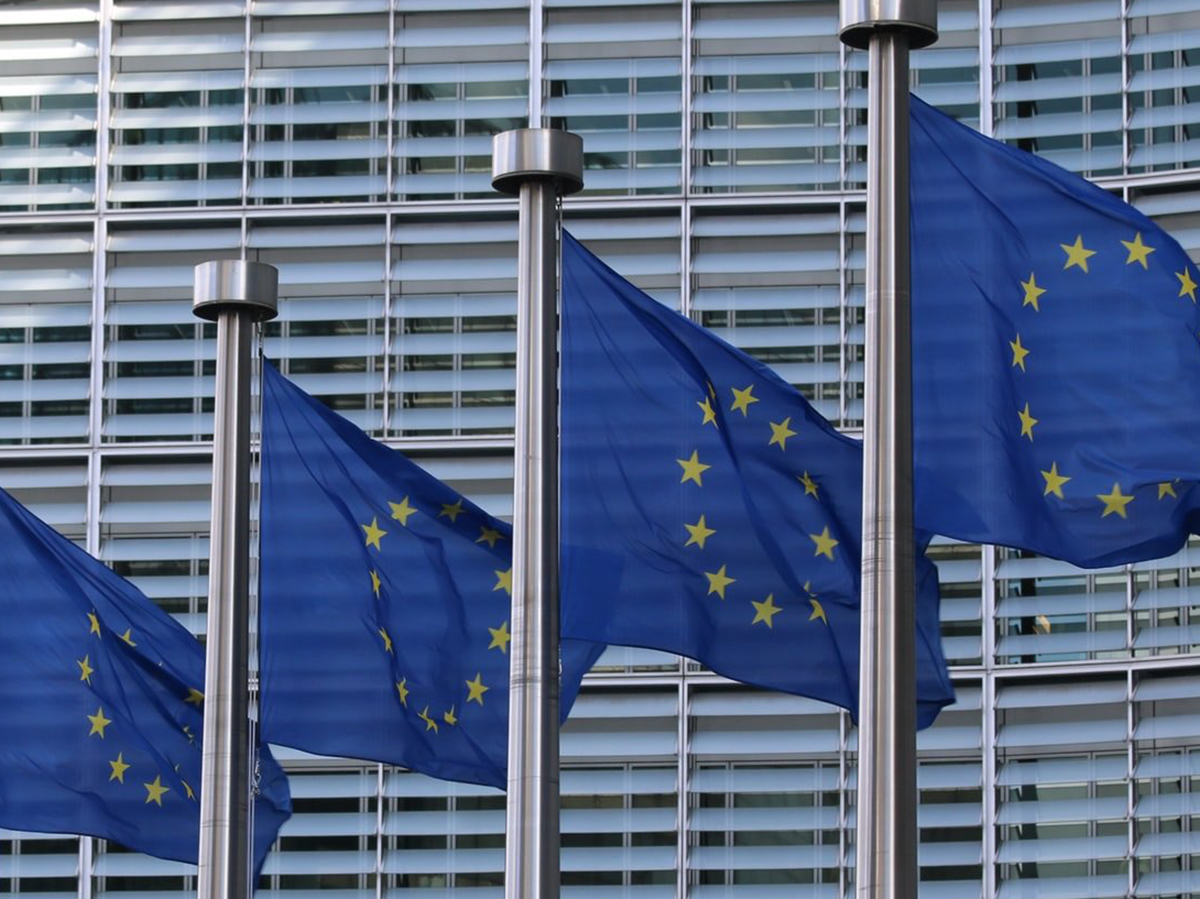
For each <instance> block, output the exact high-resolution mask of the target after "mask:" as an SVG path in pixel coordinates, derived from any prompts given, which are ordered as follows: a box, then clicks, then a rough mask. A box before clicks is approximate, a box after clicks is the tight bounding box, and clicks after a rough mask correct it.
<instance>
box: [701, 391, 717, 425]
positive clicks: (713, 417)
mask: <svg viewBox="0 0 1200 899" xmlns="http://www.w3.org/2000/svg"><path fill="white" fill-rule="evenodd" d="M696 405H697V406H699V407H700V408H701V409H703V410H704V421H702V422H700V426H701V427H704V425H707V424H711V425H712V426H713V427H714V428H715V427H717V413H716V410H714V409H713V407H712V403H710V402H709V400H708V397H705V398H704V399H702V400H697V401H696Z"/></svg>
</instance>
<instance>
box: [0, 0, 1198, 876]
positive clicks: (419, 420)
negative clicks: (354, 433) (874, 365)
mask: <svg viewBox="0 0 1200 899" xmlns="http://www.w3.org/2000/svg"><path fill="white" fill-rule="evenodd" d="M939 7H940V10H939V15H940V29H941V39H940V40H939V42H938V43H937V44H936V45H935V46H934V47H932V48H930V49H928V50H923V51H920V52H919V53H916V54H915V55H914V59H913V76H912V77H913V85H914V89H915V90H916V91H917V93H918V94H919V95H920V96H922V97H924V98H925V99H927V100H929V101H930V102H932V103H935V104H936V105H938V106H940V107H941V108H943V109H945V110H946V111H948V112H950V113H951V114H953V115H955V116H957V117H959V118H961V119H963V120H964V121H967V122H969V123H970V124H972V125H974V126H976V127H978V128H979V129H980V130H982V131H983V132H984V133H986V134H990V135H994V136H995V137H997V138H1000V139H1003V140H1006V141H1009V142H1011V143H1014V144H1016V145H1018V146H1021V147H1024V148H1026V149H1029V150H1031V151H1034V152H1038V153H1041V154H1043V155H1045V156H1046V157H1048V158H1050V159H1053V160H1055V161H1056V162H1058V163H1060V164H1061V165H1064V166H1066V167H1067V168H1070V169H1073V170H1076V171H1079V172H1081V173H1083V174H1085V175H1087V176H1089V177H1092V178H1094V179H1096V180H1097V181H1098V182H1099V183H1101V184H1102V185H1103V186H1104V187H1105V188H1107V189H1109V190H1111V191H1113V192H1114V193H1116V194H1119V195H1120V196H1122V197H1124V198H1125V199H1127V200H1128V201H1129V202H1131V203H1133V204H1134V205H1136V206H1138V207H1139V208H1141V209H1142V210H1143V211H1145V212H1146V213H1147V214H1149V215H1151V216H1153V217H1154V218H1155V219H1156V220H1158V221H1159V222H1160V223H1161V224H1162V225H1163V226H1164V227H1166V228H1167V229H1168V230H1170V231H1171V232H1172V233H1173V234H1174V235H1175V236H1176V237H1177V238H1178V239H1179V240H1180V242H1181V243H1182V244H1183V245H1184V246H1185V247H1186V248H1188V249H1190V250H1191V251H1192V252H1193V255H1197V254H1200V5H1197V2H1196V0H1051V2H1042V0H941V2H940V3H939ZM836 22H837V5H836V2H833V0H804V2H769V0H714V2H708V0H674V2H671V0H648V2H639V0H36V2H34V0H4V2H0V486H3V487H5V488H6V489H8V490H10V491H11V492H12V493H13V494H14V495H15V496H16V497H17V498H18V499H19V500H21V501H22V502H24V503H25V504H27V505H28V506H29V507H30V508H31V509H33V510H34V511H35V512H36V513H37V514H39V515H40V516H42V517H43V518H45V519H46V520H48V521H50V522H51V523H52V524H54V525H55V526H56V527H58V528H59V529H60V530H62V531H63V532H64V533H65V534H67V535H68V536H70V537H71V538H73V539H75V540H77V541H78V542H79V543H80V544H81V545H83V546H86V547H87V549H88V550H89V551H91V552H92V553H93V554H95V555H97V556H99V557H100V558H102V559H104V560H105V561H106V562H108V563H109V564H111V565H112V566H113V567H114V568H115V569H116V570H117V571H118V572H120V573H121V574H123V575H126V576H128V577H130V578H132V579H133V580H134V581H135V582H136V583H137V584H138V585H139V586H140V587H141V588H142V589H143V590H145V591H146V593H147V594H148V595H150V596H151V597H152V598H153V599H154V600H155V601H156V602H158V603H159V604H161V605H162V606H163V608H165V609H167V610H168V611H169V612H171V613H172V614H174V615H176V616H178V617H179V618H180V619H181V620H183V621H184V622H185V623H186V624H187V625H188V626H189V627H191V628H192V629H193V630H194V631H196V632H197V633H202V632H203V629H204V612H205V602H206V592H207V587H206V573H207V557H208V541H207V528H208V517H209V489H210V485H209V464H210V458H209V450H210V443H209V442H210V441H211V418H212V416H211V409H212V399H211V397H212V389H213V359H214V352H215V351H214V346H213V336H214V333H213V329H212V326H211V325H207V324H203V323H201V322H199V321H198V320H197V319H195V318H193V316H192V314H191V310H190V293H191V279H192V266H193V265H194V264H195V263H197V262H200V261H204V260H208V259H214V258H246V259H253V260H260V261H264V262H270V263H272V264H274V265H276V266H278V267H279V270H280V311H281V315H280V317H279V319H278V320H277V321H275V322H272V323H270V324H268V325H267V326H266V329H265V348H266V352H267V353H268V354H269V355H270V356H272V357H273V358H275V359H278V360H280V363H281V365H282V367H283V370H284V371H285V372H287V373H288V374H289V375H290V376H291V377H292V378H293V379H295V380H296V381H297V382H298V383H299V384H300V385H301V386H303V387H304V388H305V389H307V390H308V391H309V392H311V393H313V394H315V395H317V396H319V397H321V398H322V399H323V400H324V401H325V402H327V403H328V404H329V405H331V406H332V407H333V408H335V409H337V410H338V411H340V412H341V413H342V414H344V415H346V416H347V417H349V418H351V419H352V420H354V421H355V422H356V423H358V424H359V425H361V426H362V427H364V428H365V429H367V430H368V431H369V432H370V433H372V434H373V435H375V436H377V437H379V438H381V439H384V440H386V441H387V442H388V443H390V444H392V445H394V446H396V447H399V448H401V449H403V450H404V451H406V452H408V453H409V454H410V455H412V456H413V457H414V458H416V459H417V460H418V461H419V462H421V463H422V464H423V465H425V466H426V467H427V468H428V469H429V470H430V471H432V472H433V473H434V474H436V475H437V476H439V477H441V478H443V479H445V480H447V481H449V482H450V483H452V484H454V485H456V487H457V488H458V489H460V490H461V491H462V492H463V493H465V494H466V495H468V496H470V497H471V498H472V499H473V500H475V501H477V502H479V503H480V504H481V505H483V506H484V507H485V508H487V509H489V510H490V511H492V512H494V513H497V514H501V515H507V514H509V513H510V512H511V503H512V499H511V490H512V457H511V453H512V424H513V388H514V375H513V362H514V355H515V334H514V310H515V271H516V265H515V253H516V224H515V215H516V211H515V203H514V202H513V201H512V200H510V199H506V198H501V197H499V196H497V195H495V194H494V193H492V192H491V191H490V188H489V180H490V178H489V167H490V147H491V135H492V134H493V133H495V132H496V131H500V130H505V129H509V128H513V127H520V126H523V125H525V124H527V123H528V122H530V121H532V122H534V123H544V124H547V125H553V126H556V127H563V128H568V129H570V130H572V131H575V132H578V133H579V134H581V135H583V137H584V139H585V150H586V154H587V155H586V165H587V171H586V180H587V187H586V189H585V191H584V192H583V193H582V194H581V195H580V196H578V197H576V198H572V199H570V200H569V201H568V202H567V203H566V208H565V217H566V221H567V225H568V227H570V228H571V229H572V231H573V232H574V233H575V234H576V235H577V236H578V237H579V238H580V239H582V240H583V241H585V242H586V243H587V244H588V245H589V246H591V247H592V248H593V249H594V250H596V251H597V252H598V253H599V254H600V255H601V256H603V257H604V258H605V259H606V260H607V261H608V262H609V263H610V264H611V265H613V266H614V267H615V268H616V269H618V270H619V271H621V272H622V273H624V274H625V275H626V276H628V277H629V278H631V280H633V281H635V282H636V283H637V284H638V285H639V286H641V287H642V288H643V289H645V290H647V291H648V292H650V293H651V294H653V295H654V296H655V297H657V298H658V299H660V300H662V301H663V302H665V303H668V304H670V305H672V306H674V307H675V308H678V309H681V310H682V311H683V312H684V313H686V314H688V315H690V316H691V317H692V318H693V319H695V320H697V321H699V322H700V323H702V324H704V325H705V326H707V327H710V328H712V329H713V330H714V331H716V332H717V333H719V334H721V335H722V336H723V337H725V338H727V339H729V340H731V341H732V342H733V343H735V344H737V345H739V346H741V347H743V348H745V349H746V350H747V351H749V352H751V353H752V354H754V355H755V356H757V357H758V358H760V359H762V360H763V361H765V362H767V363H769V364H771V365H772V366H774V367H775V369H776V370H777V371H779V372H780V374H782V375H783V376H784V377H785V378H786V379H788V380H789V381H791V382H792V383H794V384H795V385H797V387H798V388H799V389H800V390H801V391H803V392H804V394H805V395H806V396H808V397H809V398H810V399H811V400H812V401H813V402H814V403H815V404H816V405H817V407H818V408H819V409H820V410H821V411H822V412H823V413H824V414H825V415H826V416H827V417H829V418H830V419H831V420H833V421H834V422H835V423H837V424H839V425H840V426H841V427H843V428H845V429H847V430H848V431H850V432H854V431H855V430H856V429H857V428H859V427H860V425H861V405H862V370H863V364H862V359H863V350H862V340H863V307H862V304H863V294H862V280H863V272H862V267H863V243H864V234H863V229H864V221H863V219H864V216H863V212H864V194H863V180H864V178H865V166H864V159H865V147H864V143H865V134H864V128H863V122H864V116H865V105H866V98H865V90H864V86H865V71H866V59H865V55H864V54H862V53H859V52H850V51H847V50H846V48H844V47H842V46H841V45H840V44H839V42H838V40H837V37H836ZM1147 351H1152V348H1147ZM933 552H934V554H935V556H936V558H937V560H938V565H939V568H940V574H941V580H942V591H943V604H942V621H943V633H944V638H945V646H946V652H947V655H948V656H949V658H950V660H951V662H952V665H953V666H954V677H955V682H956V685H957V690H958V701H957V704H956V705H954V706H953V707H951V708H950V709H948V710H947V711H945V712H944V713H943V714H942V715H941V717H940V718H939V720H938V723H937V724H936V725H935V726H934V727H933V728H931V729H930V730H928V731H925V732H923V733H922V734H921V736H920V750H921V767H920V777H919V787H920V803H921V804H920V810H919V826H920V844H921V845H920V860H919V861H920V874H921V894H920V895H921V897H922V899H973V897H988V899H991V897H1001V899H1024V897H1035V896H1036V897H1055V899H1085V897H1088V899H1090V897H1134V896H1137V897H1161V899H1167V897H1185V896H1200V674H1198V673H1197V667H1196V665H1197V662H1198V661H1200V659H1198V657H1197V653H1198V652H1200V542H1193V545H1191V546H1189V547H1188V548H1185V549H1184V550H1183V551H1182V552H1180V553H1179V554H1177V555H1175V556H1173V557H1171V558H1169V559H1163V560H1158V561H1154V562H1147V563H1144V564H1138V565H1131V566H1126V567H1120V568H1113V569H1105V570H1100V571H1089V572H1084V571H1079V570H1076V569H1073V568H1071V567H1070V566H1067V565H1065V564H1062V563H1058V562H1055V561H1051V560H1048V559H1044V558H1038V557H1034V556H1031V555H1029V554H1026V553H1021V552H1015V551H1010V550H1006V549H1003V548H996V547H978V546H968V545H961V544H956V543H953V542H950V541H941V542H940V543H938V544H937V545H936V546H935V548H934V550H933ZM280 755H281V757H283V758H284V760H285V762H286V765H287V767H288V769H289V771H290V773H291V774H292V789H293V794H294V796H295V805H296V814H295V817H294V818H293V819H292V821H291V822H290V823H289V824H288V826H287V827H286V828H285V830H284V831H283V835H282V836H281V838H280V840H279V843H278V846H277V848H276V851H275V852H274V853H273V855H272V857H271V858H270V860H269V861H268V862H267V867H266V869H265V874H264V880H263V882H262V886H261V888H260V891H259V895H260V896H269V897H276V896H277V897H279V899H283V897H285V896H286V897H295V899H384V897H389V899H400V897H401V896H408V895H411V896H414V897H430V899H433V897H449V896H454V897H459V899H493V897H497V896H499V895H500V894H501V886H500V885H501V883H502V868H503V840H504V836H503V829H504V813H503V797H502V795H501V794H499V793H498V792H496V791H493V790H488V789H483V788H475V787H467V786H462V785H454V784H447V783H441V782H438V781H434V780H430V779H428V778H425V777H421V776H417V775H413V774H410V773H407V772H403V771H400V770H395V769H392V768H389V767H387V766H380V765H374V764H363V763H359V762H354V761H347V760H333V759H318V758H313V757H308V756H304V755H303V754H301V753H297V752H288V751H281V752H280ZM563 757H564V765H565V770H564V772H563V780H562V783H563V793H564V796H563V818H562V826H563V838H562V839H563V847H564V848H563V854H562V864H563V882H564V884H565V887H564V895H566V896H567V897H571V899H590V897H596V899H601V897H604V899H608V897H630V899H676V897H677V899H685V897H692V899H719V897H730V899H733V897H738V899H742V897H745V899H773V897H805V899H807V897H821V899H834V897H845V896H850V895H852V876H853V874H852V865H853V860H854V851H853V841H854V787H855V730H854V728H853V726H852V724H851V722H850V720H849V718H848V717H847V716H846V715H845V714H844V713H841V712H839V711H838V710H836V709H834V708H831V707H829V706H824V705H821V704H819V703H815V702H810V701H806V700H802V699H798V698H796V697H790V696H784V695H779V694H769V693H765V692H760V691H755V690H751V689H747V688H744V687H740V686H738V685H733V684H730V683H728V682H725V681H723V680H721V679H720V678H717V677H715V676H713V675H711V674H709V673H706V672H705V671H703V670H701V669H700V668H699V667H698V666H696V665H693V664H691V663H686V662H681V661H680V660H678V659H676V658H674V657H670V656H666V655H663V654H659V653H652V652H645V651H635V650H626V649H611V650H609V652H608V653H607V654H606V655H605V656H604V658H603V659H602V660H601V663H600V665H599V666H598V668H597V670H596V672H595V673H594V674H593V675H591V676H590V678H589V680H588V682H587V687H586V689H585V692H584V694H583V696H582V697H581V699H580V700H579V703H578V705H577V707H576V710H575V712H574V714H573V716H572V719H571V721H570V722H569V723H568V725H567V727H566V729H565V731H564V734H563ZM194 888H195V877H194V871H193V870H192V869H190V868H188V867H187V866H184V865H179V864H175V863H170V862H163V861H159V860H155V859H150V858H147V857H144V856H140V855H136V854H132V853H128V852H125V851H123V850H122V849H121V848H120V847H117V846H112V845H106V844H105V843H104V842H103V841H99V840H90V839H83V840H80V839H76V838H66V837H46V836H40V835H33V834H23V833H12V832H6V831H0V893H19V894H26V895H37V896H38V897H39V899H69V897H76V899H94V897H106V899H118V897H120V896H128V897H130V899H168V897H177V896H182V895H184V894H187V893H188V892H189V891H191V890H194Z"/></svg>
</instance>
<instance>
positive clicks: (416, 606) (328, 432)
mask: <svg viewBox="0 0 1200 899" xmlns="http://www.w3.org/2000/svg"><path fill="white" fill-rule="evenodd" d="M263 394H264V401H263V493H262V591H261V592H262V600H261V632H260V633H261V636H260V641H261V658H262V672H261V681H262V733H263V736H264V738H265V739H267V740H269V741H270V742H272V743H278V744H281V745H286V746H294V747H296V748H298V749H303V750H306V751H309V752H316V753H321V754H324V755H335V756H347V757H350V758H360V759H370V760H373V761H380V762H389V763H393V764H398V765H403V766H405V767H407V768H411V769H413V770H414V771H419V772H421V773H423V774H428V775H431V776H433V777H440V778H444V779H446V780H458V781H465V782H468V783H481V784H490V785H492V786H497V787H503V786H504V785H505V778H506V769H507V752H508V663H509V655H508V648H509V644H508V636H509V633H510V630H511V624H512V619H511V617H510V598H509V591H510V590H511V571H512V528H511V527H510V526H509V525H508V524H505V523H504V522H502V521H500V520H498V519H496V518H493V517H492V516H490V515H488V514H487V513H486V512H484V511H483V510H482V509H480V508H478V507H477V506H475V505H474V504H472V503H470V502H469V501H467V500H465V499H464V498H463V497H462V496H460V495H459V494H458V493H457V492H455V491H454V490H453V489H451V488H450V487H448V486H447V485H445V484H443V483H442V482H440V481H438V480H437V479H436V478H434V477H432V476H431V475H429V474H427V473H426V472H425V471H423V470H422V469H421V468H419V467H418V466H417V465H415V464H414V463H412V462H410V461H409V460H408V459H406V458H405V457H404V456H403V455H401V454H400V453H398V452H395V451H394V450H391V449H389V448H388V447H386V446H384V445H383V444H382V443H377V442H376V441H374V440H372V439H371V438H370V437H368V436H367V435H366V434H364V433H363V432H362V431H360V430H359V429H358V428H357V427H355V426H354V425H352V424H351V423H350V422H348V421H346V420H345V419H344V418H342V417H341V416H339V415H337V414H335V413H333V412H331V411H329V409H327V408H326V407H325V406H324V405H323V404H321V403H320V402H318V401H317V400H314V399H313V398H312V397H310V396H308V395H307V394H306V393H304V392H303V391H302V390H300V389H299V388H298V387H296V386H295V385H293V384H292V383H291V382H290V381H288V380H287V379H286V378H284V377H283V376H282V375H281V374H279V372H278V371H276V369H275V368H274V367H273V366H272V365H271V364H270V363H264V365H263ZM373 574H374V577H373V576H372V575H373ZM375 578H377V579H378V581H377V582H376V580H375ZM376 583H378V588H377V589H376ZM602 649H603V647H602V646H596V645H593V644H591V643H586V644H585V643H579V642H577V641H569V642H567V643H566V644H564V646H563V651H562V656H563V658H562V661H563V673H562V706H561V708H562V713H563V717H564V718H565V717H566V713H567V711H569V709H570V707H571V704H572V703H573V702H574V700H575V696H576V694H577V693H578V691H579V684H580V681H581V680H582V678H583V675H584V673H585V672H586V671H587V670H588V669H589V668H590V667H591V665H592V663H593V662H594V661H595V659H596V657H597V656H598V655H599V654H600V651H601V650H602Z"/></svg>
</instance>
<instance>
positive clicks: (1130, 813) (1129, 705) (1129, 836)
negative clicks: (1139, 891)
mask: <svg viewBox="0 0 1200 899" xmlns="http://www.w3.org/2000/svg"><path fill="white" fill-rule="evenodd" d="M1133 690H1134V683H1133V668H1132V667H1130V668H1128V669H1126V671H1125V820H1126V828H1125V832H1126V846H1125V862H1126V864H1125V868H1126V873H1127V875H1128V877H1129V880H1128V882H1127V883H1126V884H1125V889H1126V891H1127V895H1129V896H1133V895H1134V885H1135V884H1136V882H1137V859H1136V858H1135V857H1134V854H1133V853H1134V848H1135V847H1136V845H1137V819H1136V818H1135V817H1134V810H1135V809H1136V807H1137V782H1136V781H1135V780H1134V774H1135V772H1136V771H1137V750H1136V748H1135V743H1134V739H1133V737H1134V729H1135V728H1136V726H1137V717H1136V716H1137V710H1136V709H1135V708H1134V705H1133Z"/></svg>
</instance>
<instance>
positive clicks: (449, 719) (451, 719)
mask: <svg viewBox="0 0 1200 899" xmlns="http://www.w3.org/2000/svg"><path fill="white" fill-rule="evenodd" d="M442 720H443V721H445V722H446V723H447V724H449V725H450V726H451V727H454V725H456V724H458V716H457V715H455V714H454V706H450V711H448V712H446V713H445V714H443V715H442Z"/></svg>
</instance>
